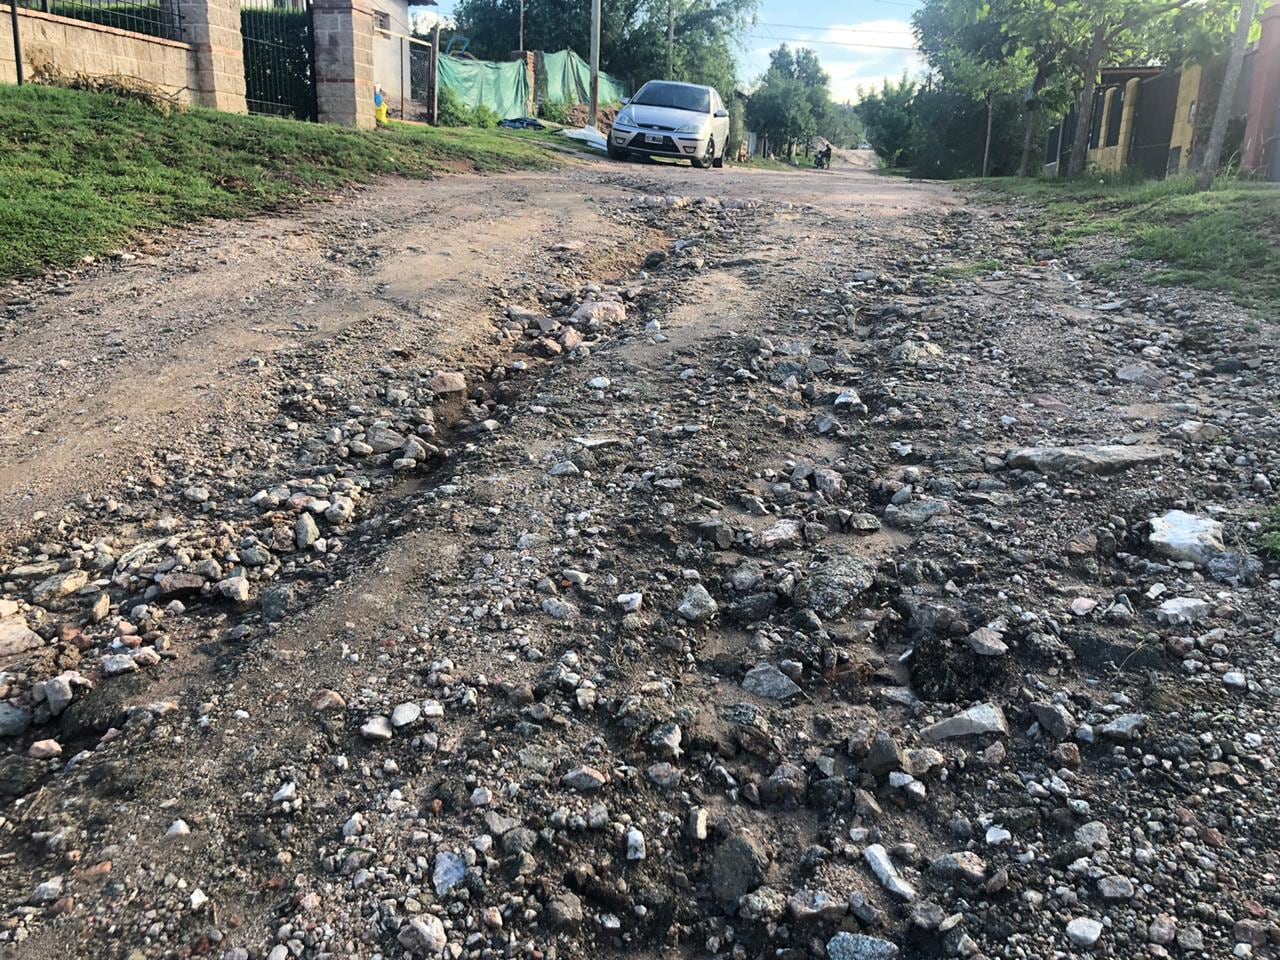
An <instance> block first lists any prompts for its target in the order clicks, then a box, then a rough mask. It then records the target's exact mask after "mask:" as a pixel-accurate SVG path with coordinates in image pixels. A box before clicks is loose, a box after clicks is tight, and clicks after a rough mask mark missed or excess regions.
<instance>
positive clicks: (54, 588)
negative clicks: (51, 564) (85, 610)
mask: <svg viewBox="0 0 1280 960" xmlns="http://www.w3.org/2000/svg"><path fill="white" fill-rule="evenodd" d="M88 582H89V574H87V573H85V572H84V571H83V570H68V571H67V572H66V573H55V574H54V575H53V576H52V577H49V578H48V579H47V580H42V581H41V582H40V583H38V584H36V587H35V589H34V590H32V591H31V598H32V599H33V600H35V602H36V603H48V602H49V601H50V600H58V599H60V598H62V597H69V596H71V594H73V593H75V592H76V591H77V590H79V589H80V588H82V587H83V586H84V585H85V584H87V583H88Z"/></svg>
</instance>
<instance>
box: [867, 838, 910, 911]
mask: <svg viewBox="0 0 1280 960" xmlns="http://www.w3.org/2000/svg"><path fill="white" fill-rule="evenodd" d="M862 857H863V859H864V860H866V861H867V866H869V867H870V868H871V872H872V873H874V874H875V875H876V879H877V880H879V881H880V885H881V886H882V887H884V888H885V889H886V890H888V891H889V892H890V893H891V894H893V895H894V896H895V897H898V898H899V899H901V900H914V899H915V898H916V888H915V887H913V886H912V885H911V884H909V883H907V881H906V880H904V879H902V877H901V875H899V873H898V868H897V867H895V866H894V865H893V861H892V860H890V859H889V851H888V850H886V849H885V848H884V847H883V846H881V845H880V844H878V843H873V844H871V845H870V846H869V847H867V848H866V849H865V850H863V851H862Z"/></svg>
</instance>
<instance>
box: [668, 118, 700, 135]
mask: <svg viewBox="0 0 1280 960" xmlns="http://www.w3.org/2000/svg"><path fill="white" fill-rule="evenodd" d="M706 129H707V122H706V121H705V120H695V121H693V123H686V124H685V125H684V126H683V127H680V128H679V129H678V130H676V133H696V134H702V133H705V132H706Z"/></svg>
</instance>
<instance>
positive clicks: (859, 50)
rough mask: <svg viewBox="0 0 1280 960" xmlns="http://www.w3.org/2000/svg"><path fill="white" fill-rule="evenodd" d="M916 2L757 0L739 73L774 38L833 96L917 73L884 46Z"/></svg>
mask: <svg viewBox="0 0 1280 960" xmlns="http://www.w3.org/2000/svg"><path fill="white" fill-rule="evenodd" d="M602 2H604V3H608V2H609V0H602ZM918 5H919V0H839V2H835V3H832V2H830V0H763V2H762V3H761V5H760V12H759V13H758V14H757V17H758V20H759V23H757V24H756V26H755V27H752V28H751V29H750V30H749V31H747V32H748V34H749V36H748V37H747V38H746V39H744V40H743V45H742V49H741V52H740V53H739V57H738V64H739V68H740V73H741V75H742V78H743V80H744V81H745V82H747V83H751V82H754V81H755V79H756V78H757V77H758V76H759V75H760V74H761V73H763V72H764V69H765V67H766V66H768V63H769V51H770V50H772V49H773V48H775V47H777V46H778V44H779V43H780V42H783V41H785V42H786V43H787V45H788V46H792V47H795V46H809V47H811V48H812V49H813V50H815V51H816V52H817V54H818V57H819V59H821V60H822V65H823V66H824V67H825V68H826V70H827V72H828V73H829V74H831V92H832V95H833V96H834V97H835V99H837V100H854V99H856V97H857V89H858V87H859V86H861V87H864V88H865V87H869V86H872V85H877V86H878V85H879V84H880V82H881V81H882V80H883V79H884V78H885V77H890V78H893V79H897V78H898V77H900V76H901V75H902V71H903V70H904V69H906V70H907V71H909V72H910V73H912V74H913V75H914V74H916V73H918V72H920V71H921V69H922V66H923V64H922V61H921V59H920V57H919V55H918V54H917V53H916V52H915V51H913V50H900V49H887V48H892V47H910V46H912V45H913V44H914V38H913V37H912V35H911V12H912V11H913V10H914V9H915V8H916V7H917V6H918ZM453 6H454V0H440V7H439V10H440V12H441V13H442V14H445V15H448V13H449V12H450V11H451V10H452V9H453ZM419 9H422V10H423V11H424V12H425V11H429V10H431V9H432V8H430V7H427V8H419ZM806 41H808V42H806ZM578 52H579V53H580V54H582V55H583V56H586V54H587V51H585V50H579V51H578Z"/></svg>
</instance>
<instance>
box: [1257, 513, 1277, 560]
mask: <svg viewBox="0 0 1280 960" xmlns="http://www.w3.org/2000/svg"><path fill="white" fill-rule="evenodd" d="M1257 545H1258V552H1259V553H1262V554H1265V555H1266V556H1268V557H1270V558H1271V559H1272V560H1280V507H1272V508H1271V509H1270V510H1268V511H1267V512H1266V513H1264V514H1263V515H1262V530H1261V531H1260V532H1259V534H1258V541H1257Z"/></svg>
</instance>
